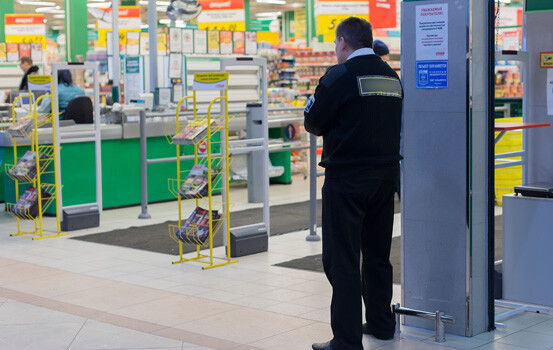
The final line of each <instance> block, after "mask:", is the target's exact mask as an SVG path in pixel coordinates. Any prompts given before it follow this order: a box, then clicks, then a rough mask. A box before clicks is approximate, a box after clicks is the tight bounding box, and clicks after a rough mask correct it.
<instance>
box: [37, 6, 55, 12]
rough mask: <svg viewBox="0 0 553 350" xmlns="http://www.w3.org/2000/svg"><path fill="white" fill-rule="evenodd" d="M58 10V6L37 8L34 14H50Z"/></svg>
mask: <svg viewBox="0 0 553 350" xmlns="http://www.w3.org/2000/svg"><path fill="white" fill-rule="evenodd" d="M59 8H60V7H59V6H55V7H37V8H36V9H35V12H38V13H46V12H50V11H52V10H58V9H59Z"/></svg>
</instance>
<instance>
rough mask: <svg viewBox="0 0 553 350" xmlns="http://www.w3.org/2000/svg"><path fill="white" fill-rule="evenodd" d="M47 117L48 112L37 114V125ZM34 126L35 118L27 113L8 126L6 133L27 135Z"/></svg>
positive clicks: (15, 135)
mask: <svg viewBox="0 0 553 350" xmlns="http://www.w3.org/2000/svg"><path fill="white" fill-rule="evenodd" d="M47 119H48V114H46V113H40V114H37V125H42V124H44V123H45V122H46V120H47ZM34 128H35V118H34V117H33V116H32V115H31V114H29V115H27V116H25V117H23V118H21V119H19V120H18V121H16V122H15V124H14V125H12V126H10V127H9V128H8V129H7V130H6V133H8V134H9V135H11V136H13V137H27V136H29V135H30V133H31V130H33V129H34Z"/></svg>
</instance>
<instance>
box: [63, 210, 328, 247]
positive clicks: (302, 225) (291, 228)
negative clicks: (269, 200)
mask: <svg viewBox="0 0 553 350" xmlns="http://www.w3.org/2000/svg"><path fill="white" fill-rule="evenodd" d="M321 206H322V205H321V201H320V200H318V201H317V225H321ZM183 214H184V213H183ZM270 215H271V218H270V224H271V236H275V235H281V234H284V233H289V232H296V231H301V230H306V229H308V228H309V201H306V202H300V203H292V204H285V205H275V206H271V208H270ZM183 217H184V218H186V217H187V215H186V214H184V215H183ZM262 220H263V209H262V208H258V209H247V210H243V211H237V212H231V213H230V222H231V227H238V226H244V225H249V224H255V223H259V222H261V221H262ZM177 224H178V223H177V221H167V222H164V223H161V224H156V225H148V226H133V227H129V228H127V229H121V230H114V231H109V232H102V233H95V234H90V235H85V236H79V237H73V238H72V239H77V240H81V241H86V242H94V243H101V244H108V245H115V246H120V247H127V248H134V249H141V250H148V251H152V252H157V253H165V254H173V255H178V253H179V246H178V244H177V243H176V242H175V241H173V239H172V238H171V237H169V228H168V226H169V225H177ZM221 245H223V235H222V234H220V233H218V234H216V235H215V236H214V237H213V246H214V247H218V246H221ZM194 251H196V246H195V245H188V244H184V245H183V252H184V253H190V252H194Z"/></svg>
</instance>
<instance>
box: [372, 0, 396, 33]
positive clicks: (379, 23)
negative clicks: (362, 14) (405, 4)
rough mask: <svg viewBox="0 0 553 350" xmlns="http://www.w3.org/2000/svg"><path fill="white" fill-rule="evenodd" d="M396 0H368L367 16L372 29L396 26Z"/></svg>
mask: <svg viewBox="0 0 553 350" xmlns="http://www.w3.org/2000/svg"><path fill="white" fill-rule="evenodd" d="M396 6H397V5H396V0H371V1H369V16H370V17H371V24H372V25H373V29H382V28H395V27H397V9H396Z"/></svg>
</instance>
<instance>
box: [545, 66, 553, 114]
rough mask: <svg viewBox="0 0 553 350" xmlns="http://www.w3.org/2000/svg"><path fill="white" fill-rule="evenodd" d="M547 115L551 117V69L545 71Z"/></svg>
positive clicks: (552, 90)
mask: <svg viewBox="0 0 553 350" xmlns="http://www.w3.org/2000/svg"><path fill="white" fill-rule="evenodd" d="M546 96H547V115H553V68H549V69H547V92H546Z"/></svg>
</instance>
